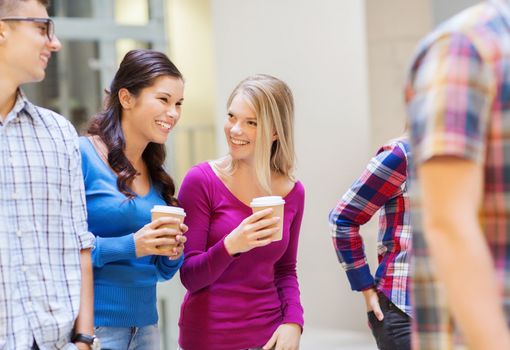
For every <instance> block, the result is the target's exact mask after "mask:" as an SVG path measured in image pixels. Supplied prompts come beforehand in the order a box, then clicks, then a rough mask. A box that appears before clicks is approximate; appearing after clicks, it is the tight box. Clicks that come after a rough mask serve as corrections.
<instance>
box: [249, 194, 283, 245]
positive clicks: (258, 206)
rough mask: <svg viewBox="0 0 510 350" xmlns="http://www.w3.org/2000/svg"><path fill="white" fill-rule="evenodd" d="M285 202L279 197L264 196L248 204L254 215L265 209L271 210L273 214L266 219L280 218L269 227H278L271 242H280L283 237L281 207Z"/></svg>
mask: <svg viewBox="0 0 510 350" xmlns="http://www.w3.org/2000/svg"><path fill="white" fill-rule="evenodd" d="M284 205H285V200H284V199H283V198H282V197H280V196H266V197H257V198H253V200H252V201H251V203H250V207H251V209H252V210H253V212H254V213H256V212H258V211H261V210H264V209H267V208H273V212H272V213H271V214H269V215H268V216H266V218H272V217H280V221H279V222H278V223H277V224H275V225H272V226H270V227H278V228H279V230H278V232H276V233H275V234H274V235H273V236H272V241H273V242H274V241H281V240H282V236H283V207H284Z"/></svg>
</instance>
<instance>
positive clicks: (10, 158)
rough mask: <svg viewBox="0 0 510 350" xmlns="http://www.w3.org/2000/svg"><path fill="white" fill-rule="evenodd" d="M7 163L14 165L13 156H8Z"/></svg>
mask: <svg viewBox="0 0 510 350" xmlns="http://www.w3.org/2000/svg"><path fill="white" fill-rule="evenodd" d="M9 163H10V164H11V165H14V163H15V161H14V157H9Z"/></svg>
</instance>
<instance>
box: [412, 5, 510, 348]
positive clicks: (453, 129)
mask: <svg viewBox="0 0 510 350" xmlns="http://www.w3.org/2000/svg"><path fill="white" fill-rule="evenodd" d="M406 99H407V104H408V114H409V116H410V121H411V129H412V146H413V157H414V159H415V161H416V163H417V164H420V163H423V162H424V161H426V160H428V159H430V158H431V157H434V156H441V155H449V156H456V157H459V158H463V159H467V160H471V161H473V162H476V163H478V164H482V165H483V169H484V182H485V183H484V185H483V188H484V195H483V202H482V205H481V208H480V218H481V225H482V229H483V231H484V233H485V235H486V237H487V241H488V244H489V246H490V249H491V251H492V255H493V258H494V261H495V266H496V270H497V277H498V279H499V282H500V283H501V289H502V291H503V293H504V300H505V309H506V314H507V318H508V319H509V320H510V268H509V266H510V253H509V252H510V183H509V180H508V179H510V0H491V1H487V2H486V3H483V4H480V5H478V6H475V7H473V8H470V9H468V10H466V11H464V12H463V13H461V14H459V15H457V16H456V17H454V18H452V19H451V20H449V21H448V22H446V23H445V24H444V25H443V26H441V27H439V28H438V29H437V30H436V32H434V33H432V34H431V35H430V36H429V37H427V38H426V39H425V40H424V41H423V42H422V44H421V46H420V48H419V50H418V53H417V56H416V57H415V60H414V63H413V64H412V66H411V72H410V76H409V83H408V86H407V90H406ZM412 177H413V178H414V174H413V175H412ZM411 189H412V194H411V198H412V200H413V208H415V205H414V204H415V203H414V202H415V201H416V208H417V210H416V211H413V220H414V221H415V223H416V224H418V223H419V222H420V217H419V215H420V213H419V193H414V190H415V189H416V190H417V186H414V185H413V186H411ZM467 190H469V189H467ZM421 231H422V230H421V228H419V227H418V226H417V225H416V226H415V232H414V238H413V239H414V246H413V252H414V256H415V258H414V259H413V261H414V263H413V269H414V273H413V292H414V300H413V302H414V306H415V311H414V312H415V319H416V325H415V337H414V341H415V345H416V346H417V347H416V348H417V349H427V350H428V349H431V350H436V349H451V348H453V346H454V343H455V342H456V341H455V339H456V335H455V333H456V332H455V329H456V328H455V325H454V324H453V323H452V321H451V320H452V318H451V315H450V314H449V312H448V309H447V305H446V301H445V295H444V293H442V290H441V289H442V288H443V286H442V285H441V284H440V283H439V282H438V281H437V280H436V277H435V273H434V269H433V267H432V265H431V263H430V258H429V253H428V251H427V245H426V243H425V240H424V237H423V234H422V232H421ZM466 288H473V286H470V285H469V281H466ZM473 302H476V301H473Z"/></svg>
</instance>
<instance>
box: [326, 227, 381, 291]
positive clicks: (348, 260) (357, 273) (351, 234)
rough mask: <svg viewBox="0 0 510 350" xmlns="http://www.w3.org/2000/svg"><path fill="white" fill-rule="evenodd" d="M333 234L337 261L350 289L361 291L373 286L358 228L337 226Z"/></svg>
mask: <svg viewBox="0 0 510 350" xmlns="http://www.w3.org/2000/svg"><path fill="white" fill-rule="evenodd" d="M334 232H335V233H334V237H333V245H334V247H335V251H336V254H337V258H338V261H339V262H340V264H341V265H342V267H343V268H344V270H345V272H346V274H347V278H348V280H349V284H350V285H351V289H352V290H357V291H361V290H363V289H366V288H369V287H372V286H374V284H375V283H374V278H373V276H372V274H371V273H370V267H369V266H368V264H367V258H366V255H365V251H364V249H363V238H362V237H361V235H360V233H359V226H358V225H353V226H337V227H336V230H335V231H334Z"/></svg>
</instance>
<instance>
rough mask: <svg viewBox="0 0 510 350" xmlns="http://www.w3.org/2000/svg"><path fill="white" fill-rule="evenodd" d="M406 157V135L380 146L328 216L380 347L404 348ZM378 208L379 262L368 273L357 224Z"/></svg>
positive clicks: (407, 320)
mask: <svg viewBox="0 0 510 350" xmlns="http://www.w3.org/2000/svg"><path fill="white" fill-rule="evenodd" d="M409 156H410V154H409V146H408V141H407V138H406V137H402V138H399V139H395V140H392V141H390V142H388V143H387V144H386V145H384V146H382V147H381V148H380V149H379V151H378V152H377V154H376V155H375V157H373V158H372V159H371V160H370V162H369V163H368V166H367V168H366V169H365V171H364V172H363V173H362V174H361V176H360V178H359V179H358V180H357V181H356V182H354V184H353V185H352V186H351V188H349V190H348V191H347V192H346V193H345V194H344V195H343V197H342V199H341V200H340V201H339V202H338V204H337V206H336V208H334V209H333V210H332V211H331V213H330V215H329V221H330V224H331V229H332V234H333V244H334V246H335V250H336V253H337V256H338V260H339V261H340V263H341V264H342V266H343V268H344V269H345V271H346V273H347V278H348V279H349V283H350V284H351V288H352V290H356V291H360V292H362V293H363V295H364V297H365V303H366V305H367V311H368V321H369V325H370V328H371V329H372V333H373V335H374V337H375V339H376V342H377V346H378V347H379V349H383V350H384V349H388V350H407V349H410V334H411V307H410V297H409V292H410V271H409V259H410V254H409V250H410V248H411V231H412V230H411V222H410V214H409V200H408V197H407V186H406V179H407V167H408V163H409ZM379 209H381V211H380V217H379V235H378V246H377V252H378V260H379V266H378V268H377V270H376V273H375V277H374V276H372V274H371V273H370V268H369V266H368V264H367V259H366V256H365V252H364V246H363V238H362V237H361V235H360V226H361V225H363V224H365V223H367V222H368V221H369V220H370V219H371V218H372V216H373V215H374V214H375V213H376V212H377V211H378V210H379Z"/></svg>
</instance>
